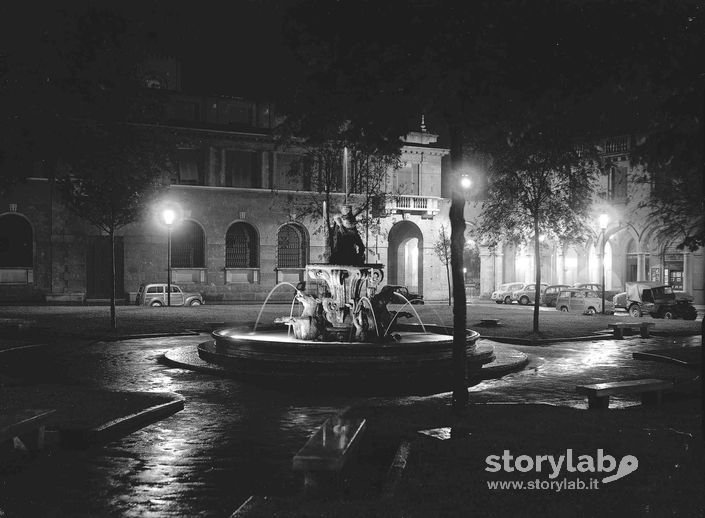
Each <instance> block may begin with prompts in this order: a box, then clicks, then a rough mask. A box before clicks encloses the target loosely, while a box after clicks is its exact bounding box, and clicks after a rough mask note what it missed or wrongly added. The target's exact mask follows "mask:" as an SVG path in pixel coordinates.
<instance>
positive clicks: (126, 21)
mask: <svg viewBox="0 0 705 518" xmlns="http://www.w3.org/2000/svg"><path fill="white" fill-rule="evenodd" d="M120 11H121V8H120V7H118V6H114V7H112V8H111V7H96V6H92V5H89V4H87V3H75V4H72V5H66V6H57V7H54V8H52V7H51V6H49V7H46V8H42V9H36V6H34V5H32V4H31V3H30V4H27V3H24V4H21V3H3V4H2V6H0V21H2V22H4V23H3V24H2V30H0V118H1V120H2V121H3V123H2V124H0V173H1V174H0V192H1V191H3V190H8V189H10V188H11V187H12V186H13V185H14V184H15V183H17V182H21V181H24V179H25V178H26V177H27V176H31V175H33V174H36V165H37V164H42V165H43V169H44V170H45V171H46V170H49V172H48V174H49V175H50V174H51V169H52V168H53V167H55V164H56V162H57V160H58V158H59V157H60V156H61V155H62V154H64V153H65V151H66V150H67V149H69V148H71V147H72V146H73V145H74V144H73V142H72V141H71V131H67V125H71V124H72V123H73V122H72V121H75V120H77V119H91V120H110V121H126V120H129V119H131V118H135V117H137V116H139V117H140V118H141V119H144V118H145V116H149V117H152V118H154V117H159V116H160V110H159V108H158V105H159V103H155V102H154V101H155V99H154V96H153V95H151V93H153V92H149V91H146V90H145V89H144V88H142V85H141V83H140V65H141V64H142V63H143V60H144V58H145V57H146V56H147V55H148V54H149V52H150V51H151V50H154V49H155V38H154V35H155V34H156V33H154V32H152V30H151V29H149V28H147V21H146V20H147V18H149V17H150V16H151V14H154V13H142V14H141V15H140V19H139V20H135V19H130V17H129V16H128V15H127V14H125V12H120ZM152 28H153V27H152ZM155 108H156V109H155Z"/></svg>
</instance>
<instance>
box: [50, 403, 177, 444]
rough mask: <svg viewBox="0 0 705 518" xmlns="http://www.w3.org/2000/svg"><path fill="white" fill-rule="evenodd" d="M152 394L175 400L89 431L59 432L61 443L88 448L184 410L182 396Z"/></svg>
mask: <svg viewBox="0 0 705 518" xmlns="http://www.w3.org/2000/svg"><path fill="white" fill-rule="evenodd" d="M150 394H155V395H161V396H165V397H171V398H172V399H173V400H172V401H168V402H166V403H160V404H158V405H153V406H151V407H148V408H145V409H144V410H140V411H139V412H135V413H133V414H130V415H126V416H123V417H118V418H117V419H113V420H112V421H108V422H107V423H103V424H101V425H99V426H96V427H94V428H91V429H88V430H59V433H60V442H61V443H62V444H64V445H65V446H67V447H69V448H87V447H89V446H91V445H96V444H102V443H106V442H109V441H110V440H115V439H118V438H121V437H124V436H126V435H129V434H130V433H132V432H135V431H137V430H139V429H141V428H144V427H145V426H148V425H150V424H153V423H156V422H157V421H160V420H162V419H165V418H167V417H169V416H171V415H173V414H175V413H176V412H179V411H180V410H183V408H184V402H185V401H186V400H185V398H184V397H183V396H181V395H180V394H176V393H174V392H153V393H150Z"/></svg>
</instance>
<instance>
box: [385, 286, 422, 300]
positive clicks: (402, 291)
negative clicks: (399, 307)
mask: <svg viewBox="0 0 705 518" xmlns="http://www.w3.org/2000/svg"><path fill="white" fill-rule="evenodd" d="M392 287H393V288H394V294H393V295H392V303H393V304H406V303H407V302H410V303H411V304H423V303H424V300H423V295H419V294H417V293H409V288H407V287H406V286H392Z"/></svg>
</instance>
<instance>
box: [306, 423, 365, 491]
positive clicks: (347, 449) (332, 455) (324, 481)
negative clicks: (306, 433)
mask: <svg viewBox="0 0 705 518" xmlns="http://www.w3.org/2000/svg"><path fill="white" fill-rule="evenodd" d="M365 425H366V421H365V419H348V418H345V417H340V416H335V417H331V418H329V419H327V420H326V422H325V423H323V425H321V427H320V428H318V430H316V431H315V432H314V434H313V435H312V436H311V437H310V438H309V439H308V441H307V442H306V444H305V445H304V447H303V448H301V449H300V450H299V451H298V453H297V454H296V455H295V456H294V462H293V469H294V471H302V472H303V473H304V490H305V491H306V492H307V493H313V494H322V493H324V492H326V491H337V490H338V489H339V488H340V473H341V472H342V470H343V468H344V467H345V465H346V464H348V463H349V461H350V460H351V459H352V458H353V457H354V455H355V451H356V450H357V449H358V446H359V444H360V442H361V439H362V435H363V432H364V430H365Z"/></svg>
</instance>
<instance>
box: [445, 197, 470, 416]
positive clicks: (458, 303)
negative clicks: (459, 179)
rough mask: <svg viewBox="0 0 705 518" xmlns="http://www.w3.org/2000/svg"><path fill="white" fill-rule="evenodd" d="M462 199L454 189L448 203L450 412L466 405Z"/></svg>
mask: <svg viewBox="0 0 705 518" xmlns="http://www.w3.org/2000/svg"><path fill="white" fill-rule="evenodd" d="M464 208H465V198H463V197H462V195H460V194H459V193H457V192H453V197H452V201H451V206H450V215H449V216H450V229H451V231H450V263H451V271H452V277H453V412H454V413H455V414H456V415H457V414H460V413H462V412H463V411H464V409H465V407H466V406H467V404H468V400H469V396H468V382H467V378H468V372H467V352H466V349H465V344H466V340H467V336H466V335H467V332H466V325H467V322H466V321H467V308H466V305H465V304H466V300H465V283H464V282H463V250H464V248H465V214H464Z"/></svg>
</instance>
